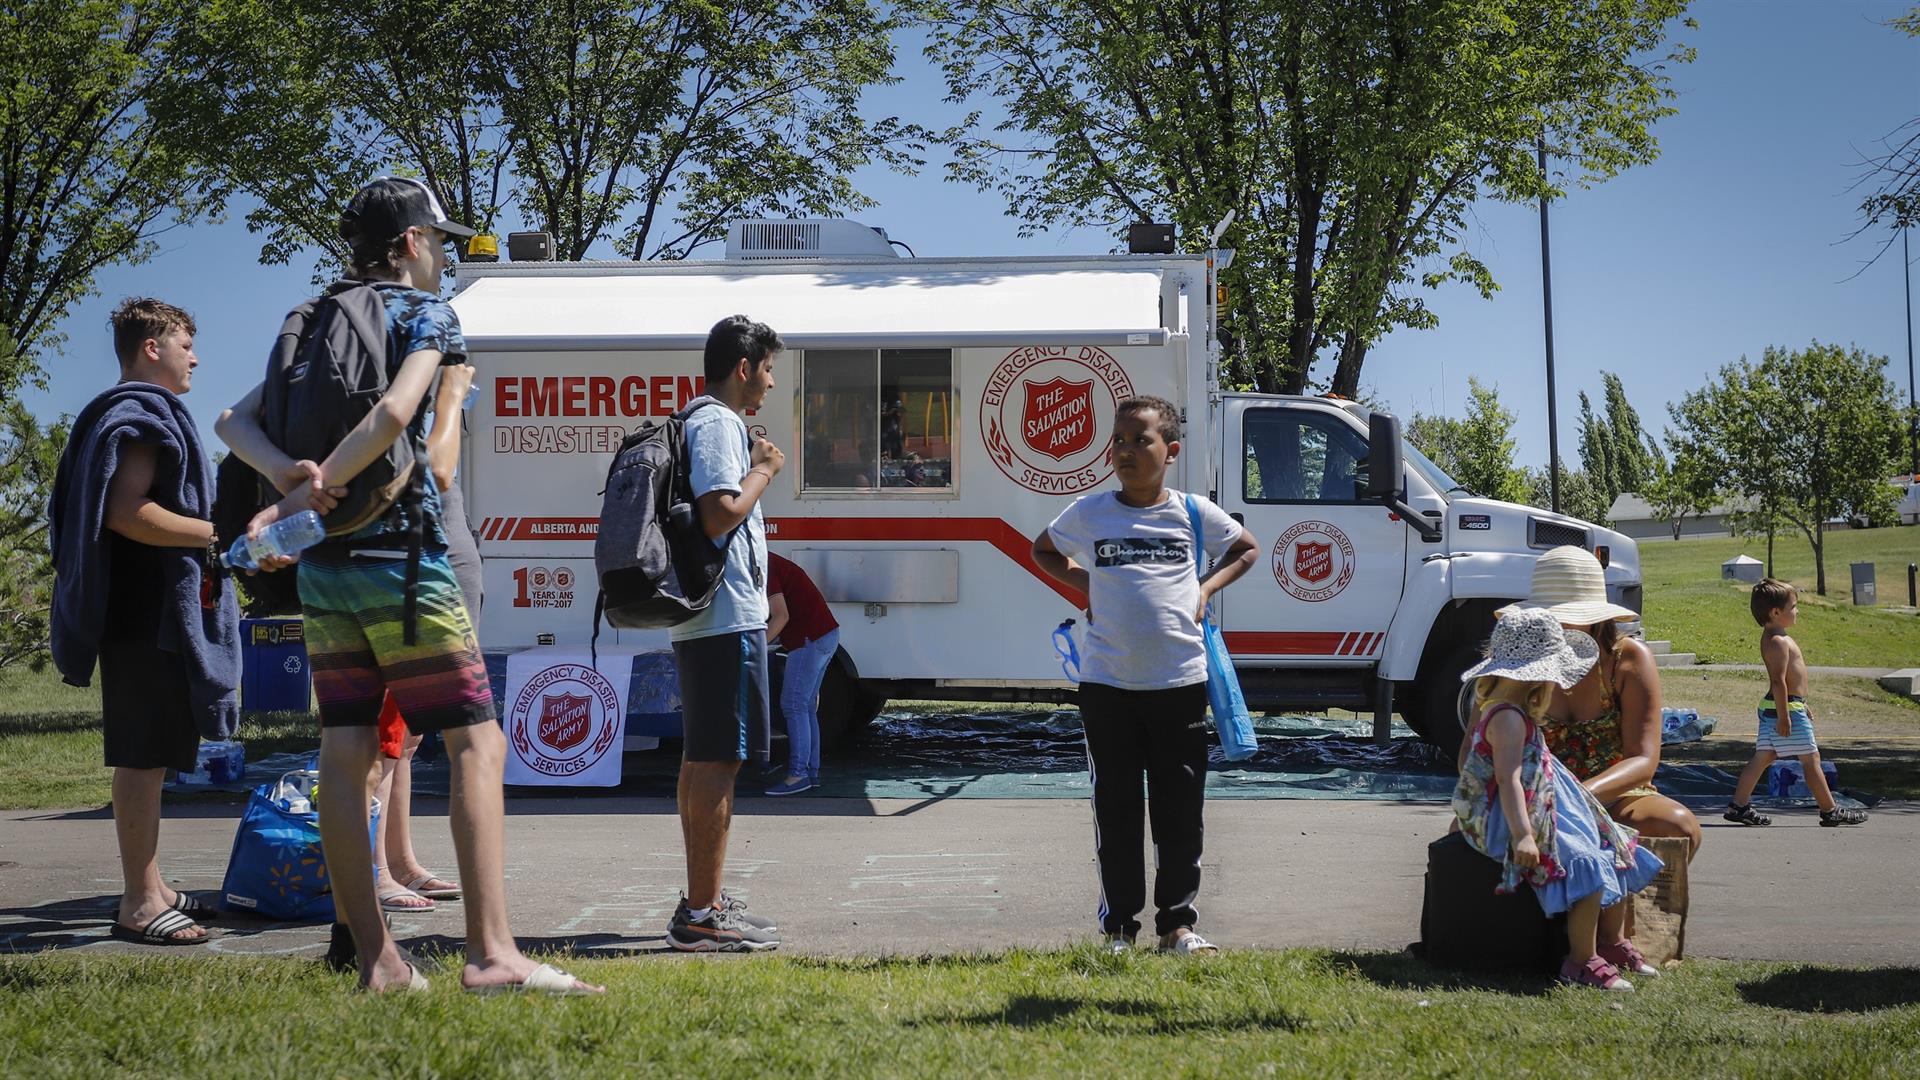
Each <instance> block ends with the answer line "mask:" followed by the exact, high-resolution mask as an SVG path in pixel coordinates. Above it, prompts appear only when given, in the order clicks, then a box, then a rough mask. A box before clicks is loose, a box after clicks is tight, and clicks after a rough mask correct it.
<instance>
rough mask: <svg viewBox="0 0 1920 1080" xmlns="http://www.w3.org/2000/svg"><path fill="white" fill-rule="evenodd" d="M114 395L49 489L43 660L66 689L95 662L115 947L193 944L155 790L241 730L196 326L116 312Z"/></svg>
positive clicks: (192, 904)
mask: <svg viewBox="0 0 1920 1080" xmlns="http://www.w3.org/2000/svg"><path fill="white" fill-rule="evenodd" d="M112 321H113V347H114V352H115V353H117V354H118V355H119V359H120V381H119V382H118V383H117V384H115V385H114V386H113V387H111V388H109V389H108V390H106V391H105V392H103V393H101V394H100V395H99V396H98V397H96V398H94V399H93V400H92V401H91V402H89V403H88V404H87V407H86V408H85V409H82V410H81V411H80V416H79V418H78V419H76V420H75V421H74V424H73V431H72V434H71V435H69V436H68V439H67V447H66V451H65V452H64V453H63V454H62V455H61V457H60V469H59V472H58V474H57V475H56V476H55V479H54V485H53V502H52V507H51V512H52V520H51V523H50V527H49V529H48V537H49V539H50V540H51V542H52V545H53V553H54V595H53V625H52V638H53V660H54V664H55V666H57V667H58V668H59V669H60V674H61V675H62V676H64V677H65V679H66V681H67V682H68V683H70V684H72V685H74V686H86V685H87V684H88V682H89V681H90V680H91V679H92V677H93V666H94V660H95V659H96V657H97V658H98V660H99V663H100V718H101V723H102V726H103V727H104V729H105V743H106V764H107V766H108V767H109V768H111V769H112V770H113V828H114V834H115V836H116V838H117V839H118V840H119V844H120V872H121V876H122V879H123V885H124V889H123V891H122V892H121V894H120V906H119V909H118V910H117V911H116V912H115V913H114V920H113V931H112V933H113V936H114V937H116V938H121V939H124V940H128V941H137V942H141V943H143V944H148V945H197V944H199V943H200V942H203V941H205V940H206V939H207V932H206V930H205V929H204V928H203V927H201V926H200V925H199V924H198V923H197V922H195V920H196V919H204V918H208V917H210V916H211V915H212V914H213V909H212V908H211V907H209V906H208V905H206V904H204V903H202V902H200V901H199V900H196V899H195V898H193V897H191V896H189V895H187V894H186V893H183V892H175V891H174V890H173V889H170V888H168V887H167V884H166V882H165V880H164V879H163V878H162V877H161V876H160V863H159V859H158V857H157V851H158V849H159V845H160V788H161V785H162V784H163V783H164V782H165V781H166V775H167V770H169V769H178V770H181V771H188V772H190V771H192V770H193V769H194V768H195V767H196V766H197V765H198V763H199V762H198V758H199V746H200V736H201V735H202V734H206V735H208V736H210V737H215V738H224V737H227V736H229V735H231V734H232V733H233V729H234V728H235V727H236V726H237V725H238V722H239V705H238V702H237V701H236V700H235V697H234V687H235V686H236V685H238V682H239V675H240V637H239V623H240V612H239V608H238V606H237V605H236V604H235V602H234V596H233V590H232V589H230V588H225V587H223V586H224V585H225V583H224V582H223V581H222V580H221V573H222V572H221V570H220V569H219V567H218V566H217V564H215V562H214V559H213V554H214V550H213V549H214V547H215V544H216V541H215V539H214V534H213V523H212V522H211V521H209V520H208V518H209V517H210V516H211V514H212V511H213V495H214V485H213V462H212V459H211V458H209V457H208V456H207V453H206V451H205V449H204V448H203V447H202V446H201V443H200V432H199V430H198V429H197V428H196V427H195V426H194V423H193V417H192V415H190V414H189V413H188V412H187V407H186V405H185V404H184V403H182V402H181V400H180V395H182V394H185V393H186V392H187V391H188V390H189V389H191V388H192V386H193V369H194V368H195V367H197V366H198V365H199V363H200V359H199V357H197V356H195V355H194V352H193V335H194V325H193V316H191V315H188V314H187V313H186V312H184V311H182V310H180V309H179V308H177V307H174V306H173V305H172V304H167V303H162V302H161V301H159V300H151V299H137V300H127V301H126V302H124V303H122V304H121V305H120V307H119V308H118V309H117V310H116V311H114V313H113V320H112Z"/></svg>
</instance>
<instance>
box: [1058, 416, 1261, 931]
mask: <svg viewBox="0 0 1920 1080" xmlns="http://www.w3.org/2000/svg"><path fill="white" fill-rule="evenodd" d="M1179 455H1180V413H1179V410H1178V408H1177V407H1176V406H1175V405H1174V404H1173V403H1172V402H1170V401H1167V400H1166V399H1165V398H1159V397H1151V396H1140V397H1132V398H1128V399H1126V400H1125V401H1122V402H1121V403H1120V405H1119V407H1118V408H1117V409H1116V411H1115V415H1114V420H1113V470H1114V475H1115V476H1116V477H1117V478H1118V479H1119V481H1120V490H1118V491H1103V492H1098V493H1095V494H1091V495H1083V496H1081V497H1080V498H1079V499H1077V500H1075V502H1074V504H1073V505H1072V506H1069V507H1067V509H1066V510H1064V511H1062V512H1061V514H1060V516H1059V517H1057V518H1055V519H1054V521H1053V524H1051V525H1049V526H1047V529H1046V531H1045V532H1043V533H1041V534H1040V536H1039V537H1038V538H1036V539H1035V540H1034V542H1033V558H1034V561H1035V562H1036V563H1038V564H1039V565H1040V568H1041V569H1042V570H1044V571H1046V572H1047V574H1048V575H1049V576H1051V577H1053V578H1054V579H1056V580H1058V581H1059V582H1061V583H1062V584H1064V585H1066V586H1068V587H1070V588H1073V589H1076V590H1078V591H1080V592H1081V593H1083V594H1085V595H1086V596H1087V599H1088V603H1087V643H1086V645H1087V647H1086V651H1085V655H1084V657H1083V660H1082V665H1081V681H1080V717H1081V722H1082V724H1083V725H1084V727H1085V730H1086V739H1087V761H1088V769H1089V771H1090V772H1091V773H1092V780H1093V817H1094V852H1095V855H1096V857H1097V859H1098V861H1099V865H1100V909H1099V918H1100V930H1101V932H1102V933H1104V934H1105V935H1106V936H1107V944H1108V947H1109V948H1110V949H1112V950H1114V951H1116V952H1119V951H1122V950H1125V949H1129V948H1132V947H1133V943H1134V939H1135V937H1137V936H1138V935H1139V933H1140V922H1139V920H1138V919H1136V918H1135V916H1137V915H1138V914H1139V913H1140V909H1141V908H1142V907H1144V906H1145V904H1146V867H1145V865H1144V863H1143V858H1142V852H1141V843H1142V841H1143V839H1144V837H1143V835H1142V833H1143V829H1142V817H1143V816H1144V815H1143V813H1142V807H1141V798H1140V788H1141V777H1142V775H1143V774H1144V776H1145V778H1146V788H1147V803H1148V806H1147V809H1148V810H1149V811H1150V812H1151V814H1152V822H1153V842H1154V850H1155V854H1156V858H1155V863H1156V866H1157V871H1156V874H1155V880H1154V890H1153V894H1154V895H1153V900H1154V906H1155V908H1156V909H1157V910H1156V913H1155V915H1154V932H1155V934H1157V935H1158V937H1159V941H1160V948H1162V949H1164V950H1167V951H1170V952H1175V953H1178V954H1180V955H1183V956H1184V955H1194V954H1198V953H1211V952H1215V951H1217V950H1216V949H1215V948H1214V946H1213V945H1212V944H1210V943H1208V941H1207V940H1206V939H1205V938H1203V937H1201V936H1200V935H1199V934H1197V933H1195V932H1194V930H1193V927H1194V923H1195V922H1196V921H1197V919H1198V917H1199V912H1197V911H1196V910H1195V909H1194V900H1195V899H1196V898H1197V897H1198V896H1199V894H1200V855H1201V836H1202V827H1201V811H1202V809H1203V807H1204V805H1205V802H1206V790H1207V742H1208V735H1207V721H1206V710H1207V660H1206V652H1205V646H1204V644H1203V641H1202V638H1201V632H1200V622H1201V620H1202V618H1203V617H1204V615H1205V612H1206V605H1207V601H1208V600H1210V599H1211V598H1212V596H1213V594H1214V593H1217V592H1219V591H1220V590H1221V589H1223V588H1226V587H1227V586H1228V585H1230V584H1232V583H1233V582H1234V581H1236V580H1238V579H1239V577H1240V576H1241V575H1242V574H1245V573H1246V572H1247V569H1248V568H1249V567H1251V566H1252V565H1253V562H1254V558H1255V556H1256V554H1257V552H1258V549H1259V545H1258V542H1257V541H1255V540H1254V538H1253V536H1252V535H1251V534H1249V533H1248V532H1247V531H1246V530H1245V529H1244V528H1242V527H1241V526H1240V525H1239V523H1237V522H1235V521H1234V520H1233V519H1232V518H1230V517H1228V516H1227V515H1226V514H1225V513H1224V512H1223V511H1221V509H1220V508H1219V507H1217V506H1215V505H1214V504H1213V503H1212V502H1211V501H1209V500H1208V499H1206V498H1204V497H1200V496H1191V498H1192V499H1193V502H1194V504H1195V507H1196V508H1197V511H1198V517H1199V528H1198V532H1199V533H1200V535H1201V537H1202V538H1203V546H1204V548H1205V556H1211V557H1214V558H1217V559H1219V564H1218V565H1217V566H1215V567H1214V569H1213V571H1212V572H1211V573H1208V574H1205V575H1202V574H1200V573H1199V572H1198V567H1200V566H1201V565H1204V564H1203V563H1201V561H1200V560H1201V559H1202V558H1203V555H1202V552H1201V551H1199V550H1196V545H1195V543H1194V540H1195V536H1194V534H1195V531H1196V530H1195V527H1194V524H1193V521H1192V519H1191V518H1190V517H1189V515H1188V509H1187V506H1188V503H1187V500H1188V499H1189V498H1190V496H1188V495H1185V494H1183V493H1181V492H1178V491H1174V490H1172V489H1170V488H1168V487H1167V486H1166V479H1167V466H1168V465H1169V464H1171V463H1172V462H1173V461H1174V460H1175V459H1176V458H1178V457H1179Z"/></svg>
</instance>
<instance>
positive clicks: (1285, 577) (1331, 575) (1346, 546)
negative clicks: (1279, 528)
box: [1273, 521, 1354, 604]
mask: <svg viewBox="0 0 1920 1080" xmlns="http://www.w3.org/2000/svg"><path fill="white" fill-rule="evenodd" d="M1353 567H1354V558H1353V541H1351V540H1348V539H1347V534H1346V533H1343V532H1341V531H1340V530H1339V529H1338V528H1337V527H1335V526H1333V525H1329V524H1328V523H1326V522H1324V521H1302V522H1300V523H1299V524H1298V525H1295V526H1294V527H1293V528H1291V529H1288V530H1287V531H1286V532H1284V533H1282V534H1281V535H1280V539H1279V541H1278V542H1277V543H1275V544H1274V545H1273V578H1274V580H1275V581H1277V582H1279V583H1280V587H1281V588H1282V589H1285V590H1286V591H1287V595H1289V596H1291V597H1293V598H1294V599H1296V600H1305V601H1306V602H1308V603H1310V604H1317V603H1319V602H1321V601H1323V600H1331V599H1333V598H1334V597H1336V596H1338V595H1340V590H1342V589H1344V588H1346V587H1347V583H1348V582H1349V581H1352V580H1353Z"/></svg>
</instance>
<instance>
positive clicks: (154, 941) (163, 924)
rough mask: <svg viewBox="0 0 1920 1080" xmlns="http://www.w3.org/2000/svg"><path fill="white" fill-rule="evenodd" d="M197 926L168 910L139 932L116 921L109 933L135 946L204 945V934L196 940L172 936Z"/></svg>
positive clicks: (197, 925)
mask: <svg viewBox="0 0 1920 1080" xmlns="http://www.w3.org/2000/svg"><path fill="white" fill-rule="evenodd" d="M199 926H200V924H199V923H196V922H194V921H193V920H192V919H189V918H187V917H186V916H185V915H183V914H181V913H180V912H178V911H175V910H174V909H173V908H168V909H167V910H165V911H163V912H161V913H160V914H158V915H155V916H154V917H153V921H152V922H150V923H148V924H147V925H146V926H145V927H144V928H143V929H140V930H135V929H134V928H133V927H131V926H125V925H122V924H121V923H120V922H118V921H117V920H116V921H115V922H114V924H113V929H112V931H110V933H111V935H112V936H113V937H114V938H115V939H117V940H119V941H131V942H133V943H134V944H136V945H205V944H206V943H207V940H208V935H206V934H202V935H201V936H199V937H196V938H177V937H174V936H173V935H174V934H177V933H179V932H180V931H182V930H185V929H188V928H189V927H193V928H198V927H199Z"/></svg>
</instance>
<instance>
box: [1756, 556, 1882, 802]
mask: <svg viewBox="0 0 1920 1080" xmlns="http://www.w3.org/2000/svg"><path fill="white" fill-rule="evenodd" d="M1752 610H1753V621H1754V622H1757V623H1759V624H1760V627H1761V630H1760V658H1761V659H1762V660H1764V661H1766V664H1767V696H1766V697H1764V698H1761V699H1760V733H1759V736H1758V738H1756V739H1755V741H1754V749H1753V760H1752V761H1749V762H1747V767H1746V768H1745V769H1744V770H1742V771H1741V773H1740V783H1739V784H1738V785H1736V786H1735V787H1734V789H1733V801H1732V802H1730V803H1728V804H1727V812H1726V814H1725V817H1726V819H1727V820H1728V821H1731V822H1733V823H1735V824H1737V825H1771V824H1773V819H1772V818H1769V817H1764V816H1762V815H1760V814H1759V813H1757V812H1755V811H1754V809H1753V805H1752V799H1753V789H1754V786H1755V785H1757V784H1759V783H1760V777H1761V776H1762V775H1764V774H1765V773H1766V771H1767V766H1769V765H1772V764H1773V762H1774V759H1775V758H1797V759H1799V761H1800V769H1801V771H1802V772H1803V773H1805V774H1806V778H1807V790H1808V791H1811V792H1812V793H1813V801H1814V802H1816V803H1818V804H1819V805H1820V824H1822V825H1826V826H1839V825H1864V824H1866V823H1867V812H1866V811H1865V810H1859V809H1853V808H1848V809H1841V808H1840V807H1839V806H1836V805H1835V804H1834V801H1833V792H1832V791H1830V790H1829V789H1828V788H1827V778H1826V776H1825V775H1824V774H1822V773H1821V771H1820V748H1819V747H1818V746H1817V745H1815V744H1814V741H1813V714H1812V713H1810V712H1808V711H1807V698H1806V693H1807V661H1806V658H1805V657H1804V656H1802V655H1801V654H1800V643H1799V642H1797V641H1795V640H1793V635H1791V634H1789V633H1787V630H1788V628H1789V627H1791V626H1793V624H1794V623H1796V622H1799V621H1800V598H1799V594H1798V593H1796V592H1795V591H1794V588H1793V586H1791V585H1789V584H1787V583H1786V582H1784V581H1775V580H1774V579H1772V578H1767V579H1766V580H1765V581H1762V582H1760V583H1759V584H1758V585H1755V586H1754V587H1753V599H1752ZM1783 701H1784V702H1786V708H1785V709H1781V708H1780V707H1779V703H1780V702H1783Z"/></svg>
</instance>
